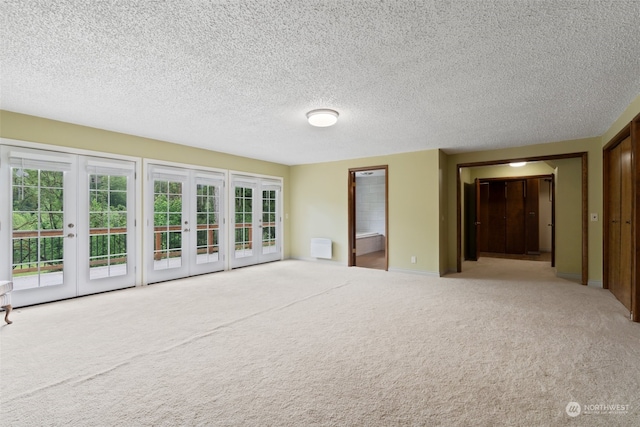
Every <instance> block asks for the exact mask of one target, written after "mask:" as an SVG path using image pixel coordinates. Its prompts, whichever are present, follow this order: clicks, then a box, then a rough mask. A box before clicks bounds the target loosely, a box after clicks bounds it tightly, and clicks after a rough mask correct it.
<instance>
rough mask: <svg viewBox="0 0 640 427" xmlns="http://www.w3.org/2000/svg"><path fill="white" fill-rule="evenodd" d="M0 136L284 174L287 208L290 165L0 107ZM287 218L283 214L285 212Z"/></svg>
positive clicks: (286, 204) (286, 231) (286, 224)
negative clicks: (60, 120) (15, 111)
mask: <svg viewBox="0 0 640 427" xmlns="http://www.w3.org/2000/svg"><path fill="white" fill-rule="evenodd" d="M0 137H2V138H7V139H16V140H21V141H29V142H37V143H42V144H50V145H55V146H61V147H70V148H76V149H82V150H91V151H98V152H102V153H113V154H120V155H126V156H132V157H139V158H143V159H154V160H164V161H171V162H177V163H185V164H190V165H195V166H206V167H212V168H220V169H229V170H234V171H240V172H248V173H254V174H261V175H272V176H277V177H282V178H283V186H284V188H283V198H284V211H285V214H286V213H287V212H289V210H290V199H291V198H290V197H289V187H290V183H289V181H290V179H289V166H287V165H281V164H277V163H271V162H264V161H261V160H255V159H249V158H246V157H239V156H233V155H230V154H225V153H219V152H215V151H210V150H203V149H198V148H192V147H187V146H184V145H178V144H173V143H170V142H165V141H158V140H154V139H149V138H142V137H137V136H132V135H126V134H123V133H117V132H110V131H106V130H101V129H95V128H91V127H87V126H79V125H75V124H71V123H64V122H59V121H55V120H48V119H44V118H41V117H34V116H28V115H25V114H18V113H14V112H10V111H4V110H0ZM285 218H286V216H285ZM290 234H291V233H290V230H289V221H288V220H287V219H285V220H284V248H285V249H284V256H285V258H288V257H289V247H290V244H289V240H288V239H289V236H290Z"/></svg>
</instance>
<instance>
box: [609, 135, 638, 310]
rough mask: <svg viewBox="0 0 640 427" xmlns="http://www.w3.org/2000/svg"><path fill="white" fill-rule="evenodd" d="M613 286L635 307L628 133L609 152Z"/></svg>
mask: <svg viewBox="0 0 640 427" xmlns="http://www.w3.org/2000/svg"><path fill="white" fill-rule="evenodd" d="M608 166H609V177H608V178H609V206H608V208H609V236H608V243H609V244H608V249H609V250H608V254H606V256H607V257H608V261H609V262H608V264H609V268H608V272H607V279H608V285H609V290H611V292H612V293H613V295H615V297H616V298H617V299H618V300H619V301H620V302H621V303H622V304H624V306H625V307H626V308H628V309H629V310H631V271H632V270H631V269H632V258H631V257H632V251H633V245H632V240H631V239H632V235H631V232H632V214H633V205H632V197H633V193H632V181H631V179H632V178H631V138H630V137H628V138H626V139H625V140H624V141H622V142H621V143H620V144H618V145H617V146H616V147H614V148H613V149H612V150H611V152H610V154H609V165H608Z"/></svg>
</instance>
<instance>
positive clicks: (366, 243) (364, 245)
mask: <svg viewBox="0 0 640 427" xmlns="http://www.w3.org/2000/svg"><path fill="white" fill-rule="evenodd" d="M384 249H385V244H384V236H383V235H382V234H380V233H376V232H375V231H365V232H363V231H357V232H356V256H358V255H364V254H368V253H371V252H377V251H383V250H384Z"/></svg>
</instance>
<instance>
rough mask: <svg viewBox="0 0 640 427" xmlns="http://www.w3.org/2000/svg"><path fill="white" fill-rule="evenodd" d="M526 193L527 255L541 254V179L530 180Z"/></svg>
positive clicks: (528, 180)
mask: <svg viewBox="0 0 640 427" xmlns="http://www.w3.org/2000/svg"><path fill="white" fill-rule="evenodd" d="M526 190H527V191H526V193H525V222H526V225H525V227H526V230H525V234H526V239H525V240H526V245H527V247H526V248H525V249H526V253H528V254H539V253H540V219H539V209H540V179H539V178H529V179H527V183H526Z"/></svg>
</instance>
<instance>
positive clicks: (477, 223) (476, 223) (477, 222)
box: [474, 221, 482, 225]
mask: <svg viewBox="0 0 640 427" xmlns="http://www.w3.org/2000/svg"><path fill="white" fill-rule="evenodd" d="M474 224H475V225H480V224H482V223H481V222H480V221H476V222H474Z"/></svg>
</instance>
